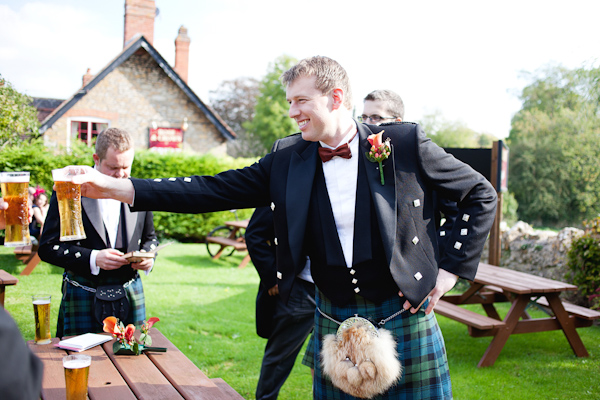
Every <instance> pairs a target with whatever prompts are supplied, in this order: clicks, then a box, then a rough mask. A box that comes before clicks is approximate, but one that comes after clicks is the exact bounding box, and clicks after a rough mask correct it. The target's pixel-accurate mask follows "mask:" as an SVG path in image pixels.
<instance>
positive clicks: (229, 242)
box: [206, 236, 246, 251]
mask: <svg viewBox="0 0 600 400" xmlns="http://www.w3.org/2000/svg"><path fill="white" fill-rule="evenodd" d="M206 241H207V242H210V243H217V244H220V245H222V246H232V247H233V248H234V249H236V250H238V251H241V250H246V243H244V242H238V241H237V240H235V239H229V238H225V237H220V236H208V237H207V238H206Z"/></svg>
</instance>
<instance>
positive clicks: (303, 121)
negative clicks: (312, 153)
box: [286, 76, 337, 143]
mask: <svg viewBox="0 0 600 400" xmlns="http://www.w3.org/2000/svg"><path fill="white" fill-rule="evenodd" d="M315 82H316V77H314V76H301V77H299V78H297V79H296V80H294V81H293V82H292V83H290V84H288V86H287V88H286V97H287V101H288V103H289V105H290V110H289V116H290V118H292V119H294V120H295V121H296V123H297V124H298V128H299V129H300V131H301V132H302V139H304V140H307V141H311V142H316V141H319V140H321V141H323V142H325V143H328V142H329V141H330V140H331V138H333V137H334V135H335V133H336V128H337V126H336V123H335V116H334V113H333V111H334V109H337V107H334V103H335V99H334V93H333V92H332V93H331V94H323V93H322V92H321V91H320V90H319V89H317V87H316V85H315Z"/></svg>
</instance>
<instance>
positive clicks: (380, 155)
mask: <svg viewBox="0 0 600 400" xmlns="http://www.w3.org/2000/svg"><path fill="white" fill-rule="evenodd" d="M383 132H385V131H381V132H379V133H374V134H372V135H369V137H368V138H367V140H368V141H369V143H370V144H371V150H370V151H369V152H368V153H366V155H367V159H368V160H369V161H371V162H376V163H379V176H380V177H381V185H385V180H384V179H383V164H382V162H383V161H384V160H387V158H388V157H389V156H390V153H391V146H390V138H389V137H388V138H387V139H385V141H382V139H383Z"/></svg>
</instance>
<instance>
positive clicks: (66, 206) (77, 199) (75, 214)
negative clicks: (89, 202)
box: [52, 168, 86, 242]
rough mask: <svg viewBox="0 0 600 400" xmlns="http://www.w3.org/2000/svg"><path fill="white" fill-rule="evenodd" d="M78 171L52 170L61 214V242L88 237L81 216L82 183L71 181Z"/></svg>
mask: <svg viewBox="0 0 600 400" xmlns="http://www.w3.org/2000/svg"><path fill="white" fill-rule="evenodd" d="M77 173H78V170H77V169H75V168H61V169H53V170H52V179H53V180H54V187H55V190H56V198H57V200H58V212H59V214H60V238H59V240H60V241H61V242H66V241H69V240H79V239H85V238H86V236H85V231H84V230H83V220H82V218H81V185H75V184H73V183H72V182H71V178H72V177H73V175H77Z"/></svg>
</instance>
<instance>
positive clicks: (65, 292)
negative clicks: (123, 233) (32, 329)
mask: <svg viewBox="0 0 600 400" xmlns="http://www.w3.org/2000/svg"><path fill="white" fill-rule="evenodd" d="M63 276H66V277H68V278H69V279H70V280H73V281H76V282H78V283H79V284H81V285H83V286H87V287H91V288H96V286H98V284H100V285H111V284H122V283H123V282H120V281H118V280H115V279H105V280H103V281H102V282H101V283H97V282H93V281H91V280H89V279H86V278H83V277H81V276H77V275H74V274H73V273H72V272H65V273H64V274H63ZM125 292H126V293H127V299H129V315H128V316H127V319H126V320H125V321H123V323H124V324H125V325H127V324H134V325H135V326H136V328H139V327H140V326H141V325H142V324H143V323H144V320H145V319H146V303H145V298H144V288H143V286H142V280H141V279H140V276H139V275H138V274H136V276H135V280H134V281H133V282H132V283H131V284H130V285H129V286H127V287H126V288H125ZM95 296H96V293H93V292H89V291H87V290H85V289H82V288H80V287H77V286H73V285H72V284H70V283H69V282H67V281H66V280H64V279H63V285H62V300H61V302H60V308H59V310H58V322H57V324H56V337H58V338H61V337H64V336H74V335H81V334H83V333H88V332H92V333H98V332H102V328H103V326H102V324H100V323H99V322H97V321H96V318H95V317H94V310H93V307H94V297H95Z"/></svg>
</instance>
